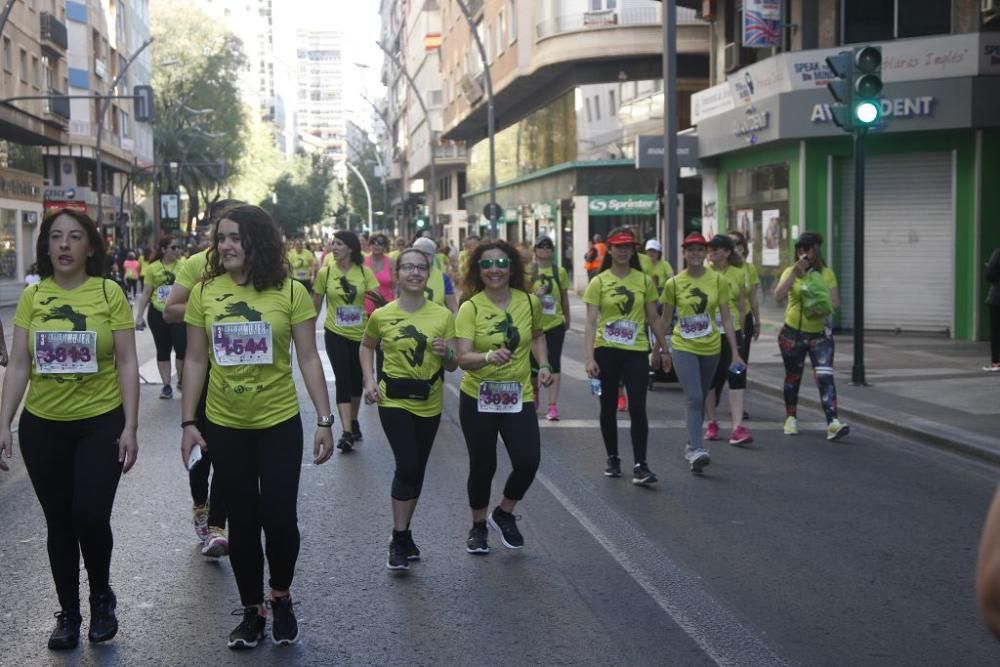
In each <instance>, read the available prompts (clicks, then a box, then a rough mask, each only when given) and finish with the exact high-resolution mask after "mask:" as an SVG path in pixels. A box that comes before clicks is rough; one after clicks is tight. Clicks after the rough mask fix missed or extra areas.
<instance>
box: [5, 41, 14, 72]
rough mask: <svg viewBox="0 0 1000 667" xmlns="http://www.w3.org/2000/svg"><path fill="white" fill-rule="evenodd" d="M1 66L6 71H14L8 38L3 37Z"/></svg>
mask: <svg viewBox="0 0 1000 667" xmlns="http://www.w3.org/2000/svg"><path fill="white" fill-rule="evenodd" d="M3 68H4V69H5V70H7V71H8V72H11V73H13V72H14V56H13V55H12V54H11V48H10V39H8V38H7V37H4V38H3Z"/></svg>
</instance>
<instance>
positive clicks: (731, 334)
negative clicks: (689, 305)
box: [719, 303, 746, 367]
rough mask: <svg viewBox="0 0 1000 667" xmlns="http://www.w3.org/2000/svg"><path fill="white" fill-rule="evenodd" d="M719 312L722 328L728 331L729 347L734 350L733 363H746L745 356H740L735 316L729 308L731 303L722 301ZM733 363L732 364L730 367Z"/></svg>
mask: <svg viewBox="0 0 1000 667" xmlns="http://www.w3.org/2000/svg"><path fill="white" fill-rule="evenodd" d="M719 312H720V313H721V314H722V328H723V329H724V330H725V332H726V340H727V341H729V349H730V350H732V351H733V364H737V363H740V364H744V365H746V362H745V361H743V357H741V356H740V348H739V346H738V345H737V344H736V330H735V329H734V328H733V318H732V313H731V311H730V310H729V304H725V303H720V304H719ZM731 366H732V364H731V365H730V367H731Z"/></svg>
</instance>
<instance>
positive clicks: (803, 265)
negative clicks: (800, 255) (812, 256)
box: [774, 259, 809, 303]
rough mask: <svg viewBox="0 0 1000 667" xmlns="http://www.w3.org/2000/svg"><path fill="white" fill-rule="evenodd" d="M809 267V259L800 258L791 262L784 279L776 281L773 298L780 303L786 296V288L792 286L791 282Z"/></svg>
mask: <svg viewBox="0 0 1000 667" xmlns="http://www.w3.org/2000/svg"><path fill="white" fill-rule="evenodd" d="M808 267H809V261H808V260H805V259H800V260H799V261H797V262H795V263H794V264H792V270H791V271H790V272H789V273H788V275H787V276H785V279H784V280H782V281H781V282H779V283H778V285H777V287H775V288H774V300H775V301H777V302H778V303H781V302H782V301H784V300H785V298H786V297H787V296H788V290H790V289H791V288H792V283H794V282H795V279H796V278H801V277H802V276H804V275H806V269H807V268H808Z"/></svg>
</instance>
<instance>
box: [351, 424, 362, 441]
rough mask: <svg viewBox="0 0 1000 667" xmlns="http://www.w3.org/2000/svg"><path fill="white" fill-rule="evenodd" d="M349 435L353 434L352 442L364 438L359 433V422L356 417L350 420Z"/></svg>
mask: <svg viewBox="0 0 1000 667" xmlns="http://www.w3.org/2000/svg"><path fill="white" fill-rule="evenodd" d="M351 435H352V436H354V442H361V441H362V440H364V439H365V438H364V436H363V435H361V423H360V422H359V421H358V420H357V419H352V420H351Z"/></svg>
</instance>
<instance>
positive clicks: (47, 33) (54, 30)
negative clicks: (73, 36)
mask: <svg viewBox="0 0 1000 667" xmlns="http://www.w3.org/2000/svg"><path fill="white" fill-rule="evenodd" d="M38 18H39V21H40V25H41V38H42V46H55V47H57V48H58V50H59V52H60V53H59V55H62V53H61V52H65V51H66V49H68V48H69V39H68V36H67V33H66V24H65V23H63V22H62V21H60V20H59V19H57V18H56V17H55V16H53V15H52V14H49V13H48V12H42V13H41V14H39V15H38Z"/></svg>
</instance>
